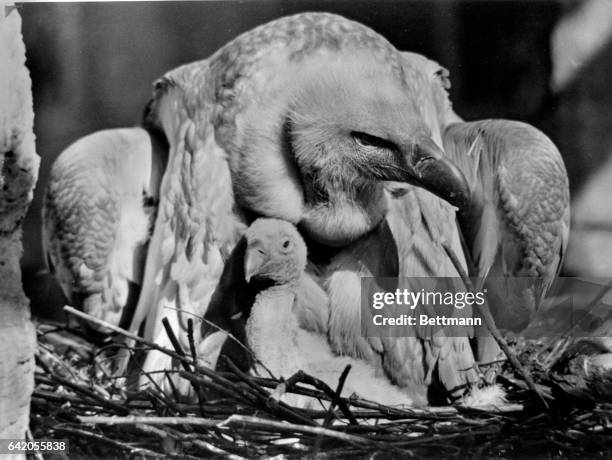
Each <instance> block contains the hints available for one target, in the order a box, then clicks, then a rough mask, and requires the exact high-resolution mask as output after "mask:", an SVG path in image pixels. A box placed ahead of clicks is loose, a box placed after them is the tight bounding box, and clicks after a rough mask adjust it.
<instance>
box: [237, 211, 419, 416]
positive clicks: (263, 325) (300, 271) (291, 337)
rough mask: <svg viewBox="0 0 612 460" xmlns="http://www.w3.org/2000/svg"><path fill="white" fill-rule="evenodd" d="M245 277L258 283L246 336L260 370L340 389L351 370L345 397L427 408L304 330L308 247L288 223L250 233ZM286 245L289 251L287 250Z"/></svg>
mask: <svg viewBox="0 0 612 460" xmlns="http://www.w3.org/2000/svg"><path fill="white" fill-rule="evenodd" d="M246 236H247V249H246V255H245V274H246V277H247V278H249V279H254V282H256V283H259V284H260V286H262V287H261V289H260V290H259V292H258V293H257V295H256V297H255V301H254V303H253V306H252V308H251V311H250V314H249V317H248V319H247V321H246V338H247V342H248V345H249V347H250V348H251V349H252V351H253V353H254V355H255V358H256V359H257V362H258V363H260V364H256V365H255V372H257V373H259V374H260V375H262V376H265V375H267V372H268V371H270V372H272V374H273V375H274V376H275V377H277V378H281V377H282V378H285V379H286V378H289V377H291V376H292V375H294V374H295V373H296V372H297V371H299V370H302V371H304V372H306V373H307V374H310V375H312V376H314V377H316V378H319V379H321V380H323V381H324V382H325V383H327V384H328V385H329V386H330V387H331V388H335V387H336V386H337V384H338V380H339V378H340V375H341V373H342V371H343V370H344V368H345V367H346V366H347V365H350V366H351V370H350V372H349V374H348V377H347V379H346V381H345V384H344V387H343V392H342V396H345V397H346V396H350V395H351V394H356V395H358V396H360V397H362V398H365V399H369V400H373V401H377V402H379V403H383V404H406V405H411V406H414V405H418V404H425V403H426V401H425V400H420V401H415V399H414V398H412V397H411V396H409V395H408V394H407V393H406V392H403V391H401V389H400V388H399V387H396V386H394V385H392V384H391V383H390V382H389V380H388V378H387V377H386V376H385V374H384V373H383V372H382V369H380V368H378V369H377V368H376V367H375V366H372V365H370V364H368V363H366V362H365V361H362V360H359V359H355V358H351V357H348V356H338V355H336V354H335V353H334V352H333V351H332V349H331V347H330V345H329V342H328V340H327V336H326V335H323V334H318V333H314V332H310V331H307V330H305V329H302V328H301V327H300V326H299V322H298V317H297V315H296V312H295V305H296V300H297V299H296V297H297V296H299V286H300V278H301V277H302V276H304V275H305V274H304V268H305V266H306V245H305V243H304V241H303V240H302V238H301V236H300V235H299V233H298V232H297V230H296V229H295V228H294V227H293V226H292V225H291V224H289V223H288V222H285V221H280V220H276V219H258V220H256V221H255V222H254V223H253V225H252V226H251V227H249V229H248V230H247V234H246ZM285 246H286V247H285ZM284 399H285V400H286V401H287V402H289V403H294V404H298V405H305V406H312V405H314V404H315V400H313V399H311V398H305V397H299V396H297V395H290V394H288V395H286V396H285V397H284Z"/></svg>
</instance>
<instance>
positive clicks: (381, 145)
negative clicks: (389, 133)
mask: <svg viewBox="0 0 612 460" xmlns="http://www.w3.org/2000/svg"><path fill="white" fill-rule="evenodd" d="M351 136H352V137H353V139H354V140H355V143H356V144H357V145H359V146H360V147H366V148H377V149H388V150H394V149H395V144H393V142H390V141H388V140H386V139H382V138H380V137H376V136H372V135H371V134H367V133H362V132H358V131H353V132H352V133H351Z"/></svg>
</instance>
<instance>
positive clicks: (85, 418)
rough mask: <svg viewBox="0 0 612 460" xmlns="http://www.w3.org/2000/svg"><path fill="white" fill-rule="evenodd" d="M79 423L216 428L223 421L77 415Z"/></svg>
mask: <svg viewBox="0 0 612 460" xmlns="http://www.w3.org/2000/svg"><path fill="white" fill-rule="evenodd" d="M77 418H78V419H79V421H80V422H81V423H87V424H90V425H112V426H115V425H135V424H137V423H144V424H146V425H191V426H204V427H207V428H213V427H217V426H218V425H219V423H221V422H222V421H223V420H215V419H206V418H201V417H188V416H187V417H153V416H151V417H149V416H146V415H127V416H125V417H116V416H115V417H109V416H104V415H78V416H77Z"/></svg>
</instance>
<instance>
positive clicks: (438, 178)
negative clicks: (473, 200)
mask: <svg viewBox="0 0 612 460" xmlns="http://www.w3.org/2000/svg"><path fill="white" fill-rule="evenodd" d="M403 156H404V158H403V160H404V161H405V164H404V165H403V168H402V169H403V170H404V172H405V175H404V177H403V178H402V180H403V181H404V182H407V183H410V184H414V185H417V186H420V187H422V188H424V189H425V190H428V191H430V192H431V193H433V194H435V195H437V196H439V197H440V198H442V199H443V200H445V201H448V202H449V203H450V204H451V205H453V206H456V207H457V208H458V209H459V211H464V210H465V209H466V208H467V206H468V204H469V202H470V187H469V184H468V182H467V180H466V178H465V176H464V175H463V173H462V172H461V170H460V169H459V168H458V167H457V166H456V165H455V164H454V163H453V162H452V161H451V160H449V159H448V158H446V157H445V156H444V151H443V150H442V149H441V148H440V147H438V145H437V144H436V143H435V142H434V141H433V140H432V139H430V138H422V139H419V140H418V141H417V142H416V143H414V144H412V145H411V146H410V147H409V148H407V149H405V151H404V152H403Z"/></svg>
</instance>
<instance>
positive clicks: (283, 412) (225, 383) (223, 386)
mask: <svg viewBox="0 0 612 460" xmlns="http://www.w3.org/2000/svg"><path fill="white" fill-rule="evenodd" d="M200 371H201V372H202V373H204V374H205V375H206V376H208V377H210V378H211V379H212V380H216V381H217V382H218V383H213V382H208V381H206V379H203V378H202V377H199V376H196V375H192V374H189V373H187V372H180V375H181V377H183V378H186V379H188V380H190V381H192V382H195V383H199V384H201V385H210V386H211V387H212V388H214V389H216V390H217V391H219V392H221V393H226V394H228V395H230V396H233V397H235V398H237V399H239V400H240V399H246V400H247V402H248V403H249V404H251V405H257V402H260V403H263V404H261V406H262V408H264V409H267V410H268V411H270V410H272V412H273V413H274V415H277V416H279V415H280V416H283V418H285V419H288V420H291V421H292V422H297V423H303V424H306V425H316V426H318V424H317V423H316V422H315V421H314V420H312V419H309V418H308V417H306V416H304V415H302V414H299V413H298V412H297V411H296V410H295V409H293V408H291V407H289V406H287V405H286V404H284V403H283V402H279V403H277V404H275V405H274V406H270V405H268V404H266V403H267V398H263V397H262V396H261V395H260V394H254V393H251V392H250V391H247V389H246V388H244V387H240V386H238V385H235V384H234V383H232V382H230V381H229V380H227V379H224V378H222V377H219V376H218V375H215V372H214V371H210V370H208V369H200Z"/></svg>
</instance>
